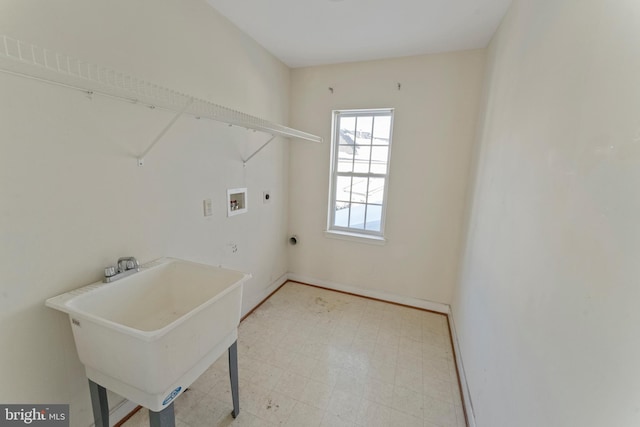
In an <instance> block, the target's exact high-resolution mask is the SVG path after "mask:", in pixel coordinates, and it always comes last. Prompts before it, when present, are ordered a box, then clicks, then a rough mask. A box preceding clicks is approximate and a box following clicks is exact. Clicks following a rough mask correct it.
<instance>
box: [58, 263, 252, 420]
mask: <svg viewBox="0 0 640 427" xmlns="http://www.w3.org/2000/svg"><path fill="white" fill-rule="evenodd" d="M250 277H251V276H250V275H248V274H245V273H241V272H238V271H233V270H227V269H224V268H217V267H212V266H208V265H203V264H197V263H194V262H189V261H182V260H178V259H171V258H164V259H161V260H157V261H154V262H152V263H149V264H146V265H143V266H142V267H141V269H140V272H138V273H135V274H133V275H131V276H128V277H124V278H122V279H119V280H117V281H114V282H112V283H102V282H98V283H94V284H91V285H88V286H85V287H83V288H79V289H76V290H74V291H71V292H67V293H66V294H62V295H59V296H57V297H54V298H51V299H48V300H47V303H46V305H47V306H48V307H51V308H54V309H56V310H60V311H63V312H65V313H67V314H69V318H70V322H71V329H72V330H73V337H74V339H75V342H76V347H77V350H78V356H79V357H80V361H81V362H82V363H83V364H84V366H85V368H86V372H87V377H89V379H90V380H92V381H94V382H95V383H97V384H99V385H101V386H103V387H105V388H107V389H110V390H113V391H114V392H116V393H118V394H120V395H121V396H124V397H126V398H127V399H129V400H131V401H133V402H135V403H138V404H139V405H142V406H144V407H147V408H149V409H151V410H152V411H156V412H158V411H161V410H162V409H164V408H165V407H166V406H167V405H169V404H170V403H171V402H172V401H173V400H174V399H175V398H176V397H177V396H179V395H180V394H181V393H182V392H183V391H184V390H185V389H186V388H187V387H188V386H189V385H191V383H192V382H193V381H195V380H196V379H197V378H198V377H199V376H200V375H201V374H202V373H203V372H204V371H205V370H206V369H207V368H208V367H209V366H210V365H211V364H212V363H213V362H215V360H216V359H218V358H219V357H220V356H221V355H222V354H223V353H224V352H225V351H226V350H227V349H228V348H229V347H230V346H231V345H232V344H233V343H234V342H235V341H236V340H237V338H238V329H237V328H238V324H239V323H240V309H241V301H242V284H243V283H244V282H245V281H246V280H247V279H249V278H250Z"/></svg>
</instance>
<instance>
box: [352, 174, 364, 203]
mask: <svg viewBox="0 0 640 427" xmlns="http://www.w3.org/2000/svg"><path fill="white" fill-rule="evenodd" d="M367 183H368V179H367V178H358V177H355V176H354V177H353V185H352V186H351V202H355V203H366V201H367Z"/></svg>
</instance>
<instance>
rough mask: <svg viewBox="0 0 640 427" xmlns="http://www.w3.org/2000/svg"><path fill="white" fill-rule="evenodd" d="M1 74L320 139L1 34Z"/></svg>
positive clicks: (265, 130)
mask: <svg viewBox="0 0 640 427" xmlns="http://www.w3.org/2000/svg"><path fill="white" fill-rule="evenodd" d="M0 71H1V72H5V73H10V74H15V75H19V76H23V77H28V78H31V79H35V80H40V81H45V82H48V83H53V84H56V85H61V86H66V87H69V88H73V89H78V90H82V91H86V92H88V93H96V94H101V95H105V96H109V97H113V98H118V99H121V100H124V101H128V102H131V103H137V104H142V105H146V106H149V107H152V108H160V109H164V110H169V111H173V112H175V113H177V114H178V116H177V117H179V116H180V115H182V114H186V115H190V116H193V117H198V118H208V119H211V120H216V121H219V122H223V123H227V124H230V125H235V126H240V127H244V128H247V129H254V130H257V131H261V132H265V133H269V134H271V135H274V136H282V137H286V138H299V139H303V140H307V141H312V142H322V138H321V137H319V136H316V135H312V134H310V133H307V132H303V131H300V130H297V129H293V128H290V127H287V126H283V125H280V124H277V123H273V122H271V121H268V120H265V119H261V118H259V117H255V116H252V115H249V114H246V113H243V112H241V111H236V110H233V109H231V108H227V107H224V106H222V105H218V104H215V103H213V102H210V101H207V100H205V99H201V98H197V97H195V96H191V95H188V94H185V93H181V92H178V91H175V90H172V89H169V88H166V87H163V86H159V85H156V84H153V83H150V82H148V81H146V80H143V79H139V78H137V77H134V76H131V75H128V74H126V73H122V72H119V71H117V70H114V69H111V68H108V67H103V66H100V65H96V64H92V63H90V62H87V61H83V60H81V59H78V58H74V57H72V56H68V55H64V54H60V53H56V52H54V51H51V50H49V49H45V48H41V47H38V46H35V45H33V44H29V43H26V42H23V41H20V40H17V39H14V38H11V37H8V36H5V35H0ZM154 143H155V141H154ZM150 148H151V147H150ZM145 154H146V152H145Z"/></svg>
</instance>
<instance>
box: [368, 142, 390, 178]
mask: <svg viewBox="0 0 640 427" xmlns="http://www.w3.org/2000/svg"><path fill="white" fill-rule="evenodd" d="M388 157H389V147H375V146H374V147H371V173H387V160H388Z"/></svg>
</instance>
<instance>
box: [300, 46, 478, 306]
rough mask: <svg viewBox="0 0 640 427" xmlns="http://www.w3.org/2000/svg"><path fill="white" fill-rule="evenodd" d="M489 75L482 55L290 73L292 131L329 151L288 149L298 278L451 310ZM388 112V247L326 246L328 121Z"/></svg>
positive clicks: (347, 243) (311, 147)
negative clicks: (356, 112)
mask: <svg viewBox="0 0 640 427" xmlns="http://www.w3.org/2000/svg"><path fill="white" fill-rule="evenodd" d="M483 67H484V51H481V50H476V51H467V52H457V53H450V54H440V55H428V56H419V57H410V58H401V59H391V60H383V61H373V62H359V63H350V64H341V65H332V66H322V67H311V68H301V69H294V70H292V72H291V79H292V84H291V88H292V89H291V93H292V98H291V123H292V125H293V126H294V127H296V126H297V127H299V128H301V129H305V130H307V131H308V132H312V133H315V134H317V135H321V136H323V137H324V138H325V140H326V141H327V142H326V143H325V144H318V145H314V144H305V145H302V144H296V145H295V146H294V145H292V147H291V157H290V176H291V180H290V187H289V191H290V219H291V222H290V231H291V233H295V234H297V235H298V236H299V237H300V243H299V244H298V245H297V246H295V247H291V248H290V271H291V272H292V273H294V274H296V275H297V276H299V277H306V278H311V279H314V280H316V281H322V282H331V283H336V284H340V285H347V286H353V287H357V288H361V289H365V290H368V291H375V292H383V293H389V294H393V295H399V296H403V297H411V298H418V299H422V300H431V301H436V302H440V303H447V304H448V303H450V301H451V295H452V290H453V286H454V281H455V277H456V272H457V269H458V253H459V250H460V242H461V238H462V237H461V236H462V233H461V229H462V223H463V213H464V199H465V192H466V187H467V182H468V167H469V162H470V157H471V156H470V155H471V148H472V142H473V135H474V131H475V122H476V113H477V107H478V104H479V97H480V92H481V86H482V75H483ZM398 82H400V83H401V84H402V88H401V90H400V91H398V90H397V83H398ZM329 87H332V88H333V89H334V92H333V94H332V93H331V92H330V91H329V90H328V88H329ZM384 107H392V108H395V117H394V134H393V147H392V152H391V169H390V181H389V199H388V210H387V223H386V237H387V239H388V242H387V244H386V245H384V246H374V245H368V244H363V243H359V242H352V241H342V240H335V239H329V238H326V237H325V236H324V235H323V231H324V230H325V229H326V225H327V205H328V189H329V157H330V141H331V111H332V110H333V109H351V108H384Z"/></svg>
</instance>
